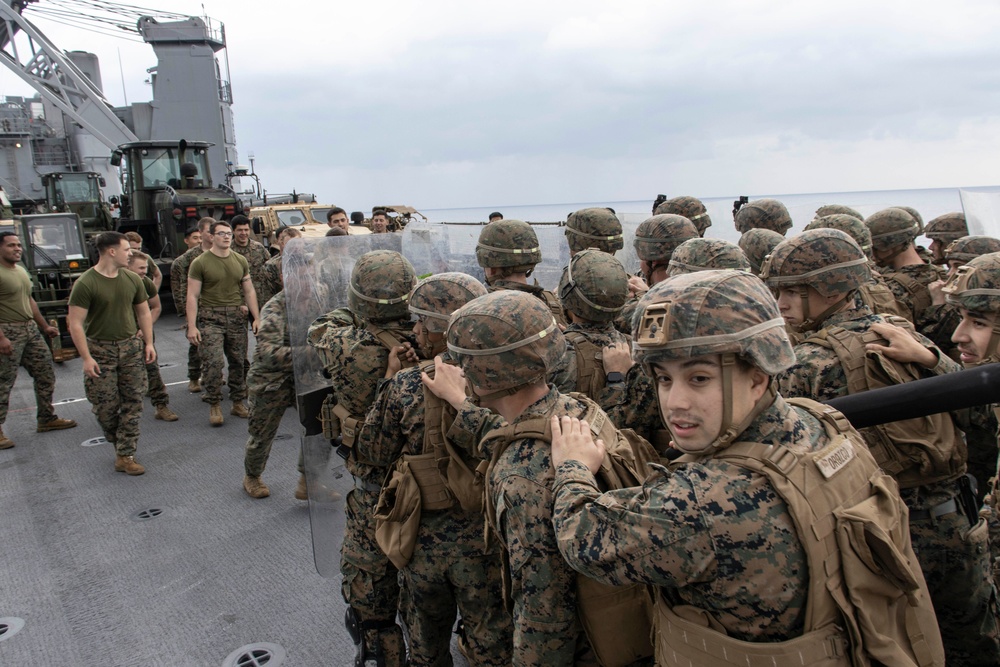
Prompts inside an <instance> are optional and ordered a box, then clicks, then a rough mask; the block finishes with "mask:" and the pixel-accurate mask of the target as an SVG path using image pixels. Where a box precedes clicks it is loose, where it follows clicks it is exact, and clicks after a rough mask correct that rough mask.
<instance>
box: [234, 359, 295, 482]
mask: <svg viewBox="0 0 1000 667" xmlns="http://www.w3.org/2000/svg"><path fill="white" fill-rule="evenodd" d="M294 406H295V380H294V379H293V378H291V377H288V378H285V379H284V380H282V381H281V382H272V383H271V384H267V385H265V386H263V387H257V386H255V385H250V419H249V421H248V423H247V430H248V431H249V432H250V437H249V438H248V439H247V446H246V452H245V454H244V456H243V468H244V469H245V470H246V473H247V476H248V477H260V476H261V475H262V474H263V473H264V468H265V467H266V466H267V459H268V457H269V456H270V455H271V445H272V444H274V436H275V434H277V432H278V426H280V425H281V418H282V417H283V416H284V414H285V410H286V409H287V408H290V407H294ZM305 470H306V469H305V466H304V465H303V460H302V448H301V447H300V448H299V472H300V473H303V474H305Z"/></svg>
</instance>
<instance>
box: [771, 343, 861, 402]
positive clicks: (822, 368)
mask: <svg viewBox="0 0 1000 667" xmlns="http://www.w3.org/2000/svg"><path fill="white" fill-rule="evenodd" d="M795 358H796V363H795V365H794V366H792V367H791V368H789V369H787V370H785V371H783V372H782V373H781V374H780V375H779V376H778V380H777V382H778V393H779V394H781V395H782V396H784V397H785V398H811V399H813V400H814V401H828V400H830V399H832V398H837V397H839V396H846V395H847V393H848V392H847V375H846V374H845V373H844V369H843V368H842V367H841V365H840V360H839V359H838V358H837V355H836V353H834V352H833V351H832V350H828V349H826V348H824V347H821V346H819V345H813V344H811V343H801V344H799V345H796V346H795Z"/></svg>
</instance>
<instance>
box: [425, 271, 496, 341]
mask: <svg viewBox="0 0 1000 667" xmlns="http://www.w3.org/2000/svg"><path fill="white" fill-rule="evenodd" d="M484 294H486V287H484V286H483V284H482V283H481V282H479V281H478V280H476V279H475V278H473V277H472V276H470V275H468V274H467V273H459V272H452V273H437V274H435V275H432V276H427V277H426V278H424V279H423V280H421V281H420V282H419V283H417V286H416V287H414V288H413V291H412V292H410V312H411V313H413V314H414V315H416V316H417V317H418V318H420V322H421V324H422V325H423V327H424V329H426V330H427V332H428V333H433V334H443V333H444V332H445V331H447V330H448V320H449V318H451V314H452V313H453V312H455V311H456V310H458V309H459V308H461V307H462V306H464V305H465V304H467V303H468V302H470V301H472V300H473V299H475V298H476V297H480V296H482V295H484ZM417 340H418V341H419V340H421V338H420V336H417ZM444 349H445V344H444V340H443V339H442V340H441V341H440V342H434V341H431V345H430V349H421V353H422V354H423V356H424V357H426V358H428V359H430V358H432V357H434V356H435V355H437V354H438V353H440V352H443V351H444Z"/></svg>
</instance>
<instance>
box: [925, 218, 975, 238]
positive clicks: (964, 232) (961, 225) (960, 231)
mask: <svg viewBox="0 0 1000 667" xmlns="http://www.w3.org/2000/svg"><path fill="white" fill-rule="evenodd" d="M968 235H969V226H968V224H966V222H965V214H964V213H945V214H944V215H939V216H938V217H936V218H934V219H933V220H931V221H930V222H928V223H927V226H926V227H924V236H926V237H927V238H929V239H933V240H935V241H941V242H942V243H944V244H945V245H947V244H949V243H951V242H952V241H957V240H958V239H960V238H962V237H963V236H968Z"/></svg>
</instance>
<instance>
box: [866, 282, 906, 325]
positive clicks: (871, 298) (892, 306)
mask: <svg viewBox="0 0 1000 667" xmlns="http://www.w3.org/2000/svg"><path fill="white" fill-rule="evenodd" d="M907 277H909V276H907ZM858 293H859V294H860V295H861V301H862V302H864V304H865V305H866V306H868V307H869V308H871V310H872V312H873V313H878V314H879V315H893V316H897V317H902V318H906V316H907V315H909V313H907V312H903V310H902V309H901V308H900V307H899V302H898V301H896V296H895V295H894V294H893V293H892V290H891V289H889V286H888V285H886V284H885V283H884V282H880V281H877V280H876V281H872V282H866V283H863V284H862V285H861V286H860V287H859V288H858Z"/></svg>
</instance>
